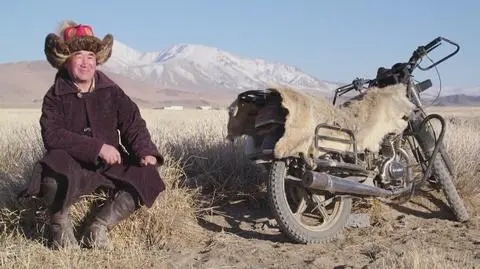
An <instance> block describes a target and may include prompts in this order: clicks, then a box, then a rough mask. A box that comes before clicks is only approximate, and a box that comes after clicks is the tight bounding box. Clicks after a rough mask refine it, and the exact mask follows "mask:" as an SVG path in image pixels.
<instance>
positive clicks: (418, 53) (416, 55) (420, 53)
mask: <svg viewBox="0 0 480 269" xmlns="http://www.w3.org/2000/svg"><path fill="white" fill-rule="evenodd" d="M442 41H445V42H447V43H450V44H451V45H453V46H455V47H456V48H455V51H453V52H452V53H450V54H448V55H447V56H445V57H443V58H442V59H441V60H439V61H436V62H434V63H432V64H431V65H430V66H428V67H421V66H419V65H418V66H417V62H418V61H419V60H420V59H422V58H423V57H424V56H425V55H427V54H428V53H429V52H431V51H433V50H434V49H436V48H437V47H438V46H440V45H441V42H442ZM459 50H460V46H459V45H458V44H457V43H455V42H453V41H451V40H449V39H447V38H444V37H441V36H439V37H437V38H435V39H434V40H432V41H431V42H430V43H428V44H427V45H425V46H419V47H418V48H417V49H416V50H415V51H414V52H413V54H412V57H411V58H410V60H409V63H410V64H411V65H412V66H411V70H410V71H413V69H415V68H416V67H418V69H420V70H422V71H426V70H429V69H431V68H433V67H435V66H437V65H438V64H440V63H442V62H444V61H445V60H447V59H448V58H450V57H452V56H453V55H455V54H457V52H458V51H459Z"/></svg>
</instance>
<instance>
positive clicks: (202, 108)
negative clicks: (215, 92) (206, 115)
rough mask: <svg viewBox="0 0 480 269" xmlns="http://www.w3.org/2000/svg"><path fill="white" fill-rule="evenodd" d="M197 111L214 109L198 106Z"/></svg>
mask: <svg viewBox="0 0 480 269" xmlns="http://www.w3.org/2000/svg"><path fill="white" fill-rule="evenodd" d="M197 109H200V110H210V109H212V107H211V106H198V107H197Z"/></svg>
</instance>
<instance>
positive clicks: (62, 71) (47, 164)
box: [23, 21, 165, 248]
mask: <svg viewBox="0 0 480 269" xmlns="http://www.w3.org/2000/svg"><path fill="white" fill-rule="evenodd" d="M112 45H113V36H112V35H111V34H107V35H106V36H105V37H104V38H103V40H101V39H99V38H97V37H95V36H94V34H93V31H92V27H90V26H88V25H80V24H76V23H75V22H72V21H67V22H66V23H64V25H63V26H62V27H61V29H60V34H59V35H56V34H53V33H50V34H48V35H47V36H46V39H45V55H46V58H47V60H48V62H49V63H50V64H51V65H52V66H53V67H54V68H56V69H58V71H57V74H56V76H55V80H54V83H53V85H52V86H51V88H50V89H49V90H48V92H47V93H46V94H45V97H44V99H43V104H42V115H41V118H40V125H41V134H42V139H43V142H44V145H45V148H46V151H47V152H46V154H45V156H44V157H43V158H42V159H41V160H40V162H39V163H40V164H41V167H42V173H41V177H39V178H34V179H32V181H31V182H30V185H29V186H28V188H27V190H26V191H25V192H24V194H23V196H24V197H28V196H35V195H39V196H41V197H43V198H44V200H45V201H46V202H47V204H48V205H49V214H50V215H49V216H50V228H51V229H50V231H51V234H52V244H53V246H55V247H71V246H73V247H78V246H79V244H78V242H77V240H76V238H75V236H74V232H73V227H72V223H71V220H70V218H69V216H68V213H69V207H70V206H71V205H72V204H74V203H75V202H76V201H77V200H78V199H79V198H80V196H82V195H88V194H91V193H92V192H94V191H95V190H97V189H98V188H106V189H107V190H111V193H112V195H111V197H110V199H109V200H108V201H107V202H105V204H104V205H103V207H101V208H100V210H99V211H98V213H97V214H96V215H95V216H94V218H93V221H92V222H91V223H90V224H89V225H88V226H87V228H86V229H85V231H84V233H83V236H82V242H84V243H85V244H86V245H87V246H90V247H100V248H110V247H111V244H110V241H109V239H108V236H107V231H108V230H110V229H111V228H113V227H114V226H115V225H116V224H118V223H119V222H120V221H122V220H124V219H125V218H127V217H128V216H130V215H131V214H132V213H133V212H134V211H135V210H136V209H138V207H139V206H141V205H145V206H147V207H151V206H152V204H153V203H154V201H155V199H156V197H157V196H158V195H159V193H160V192H162V191H163V190H164V189H165V185H164V182H163V181H162V179H161V178H160V175H159V173H158V170H157V167H158V166H160V165H162V164H163V157H162V156H161V155H160V153H159V152H158V150H157V148H156V146H155V145H154V144H153V142H152V140H151V137H150V134H149V132H148V130H147V127H146V124H145V121H144V120H143V119H142V117H141V115H140V112H139V109H138V107H137V105H136V104H135V103H134V102H133V101H132V100H131V99H130V98H129V97H128V96H127V95H126V94H125V92H124V91H123V90H122V89H121V88H120V87H119V86H118V85H117V84H116V83H115V82H113V81H112V80H111V79H110V78H108V77H107V76H106V75H105V74H104V73H103V72H101V71H99V70H97V66H98V65H101V64H103V63H105V62H106V61H107V60H108V59H109V58H110V56H111V53H112ZM122 146H123V147H122ZM122 149H124V150H122Z"/></svg>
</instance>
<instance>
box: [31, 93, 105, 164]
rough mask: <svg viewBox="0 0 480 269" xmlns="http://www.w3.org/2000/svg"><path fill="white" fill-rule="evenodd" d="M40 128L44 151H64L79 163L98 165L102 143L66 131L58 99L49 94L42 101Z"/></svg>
mask: <svg viewBox="0 0 480 269" xmlns="http://www.w3.org/2000/svg"><path fill="white" fill-rule="evenodd" d="M40 127H41V134H42V140H43V143H44V146H45V149H46V150H64V151H66V152H67V153H68V154H69V155H70V156H72V157H73V158H74V159H77V160H79V161H81V162H84V163H93V164H98V161H99V159H98V154H99V153H100V149H101V148H102V145H103V141H101V140H99V139H96V138H92V137H89V136H85V135H81V134H78V133H75V132H72V131H69V130H67V129H66V128H65V121H64V116H63V111H62V107H61V103H60V99H59V98H58V97H56V96H54V95H53V94H51V92H49V93H47V94H46V95H45V97H44V99H43V105H42V115H41V116H40Z"/></svg>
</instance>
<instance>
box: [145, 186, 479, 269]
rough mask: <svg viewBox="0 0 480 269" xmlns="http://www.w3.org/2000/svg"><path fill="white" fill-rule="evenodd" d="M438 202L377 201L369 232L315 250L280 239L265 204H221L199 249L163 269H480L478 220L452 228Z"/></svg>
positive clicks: (351, 231)
mask: <svg viewBox="0 0 480 269" xmlns="http://www.w3.org/2000/svg"><path fill="white" fill-rule="evenodd" d="M438 197H440V198H441V194H440V193H433V194H423V195H419V196H417V197H416V198H414V199H413V200H412V201H411V202H409V203H407V204H404V205H401V206H390V205H385V204H381V203H376V202H374V203H372V204H373V205H374V207H375V205H377V206H376V207H377V209H372V208H371V209H369V210H368V212H370V214H369V215H370V224H371V226H370V227H366V228H346V229H345V232H344V234H343V235H342V236H341V237H339V238H338V240H336V241H334V242H333V243H329V244H316V245H303V244H295V243H292V242H291V241H289V239H288V238H286V237H285V236H283V235H282V234H281V233H280V231H279V230H278V227H277V225H276V222H275V221H274V220H273V218H272V216H271V215H270V214H269V209H268V206H267V203H266V200H265V199H262V198H260V199H259V200H253V199H246V200H239V201H235V202H230V203H225V205H224V206H221V207H219V208H215V209H212V212H211V213H210V214H206V215H204V216H203V217H202V218H201V219H200V225H201V226H202V227H203V228H204V229H206V230H207V231H208V232H209V233H210V235H209V239H208V240H206V241H205V242H203V245H202V246H200V247H198V248H192V249H189V248H187V249H182V250H178V251H177V252H176V253H171V254H172V255H168V256H169V258H167V259H166V260H163V261H162V264H161V265H160V267H164V268H334V269H340V268H480V220H479V218H478V217H475V218H473V219H472V220H471V221H470V222H468V223H462V224H461V223H458V222H455V221H453V220H452V216H451V214H450V213H449V211H448V208H447V207H445V204H444V202H443V201H442V200H441V199H439V198H438ZM373 212H376V213H373ZM153 266H154V267H156V265H153Z"/></svg>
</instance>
